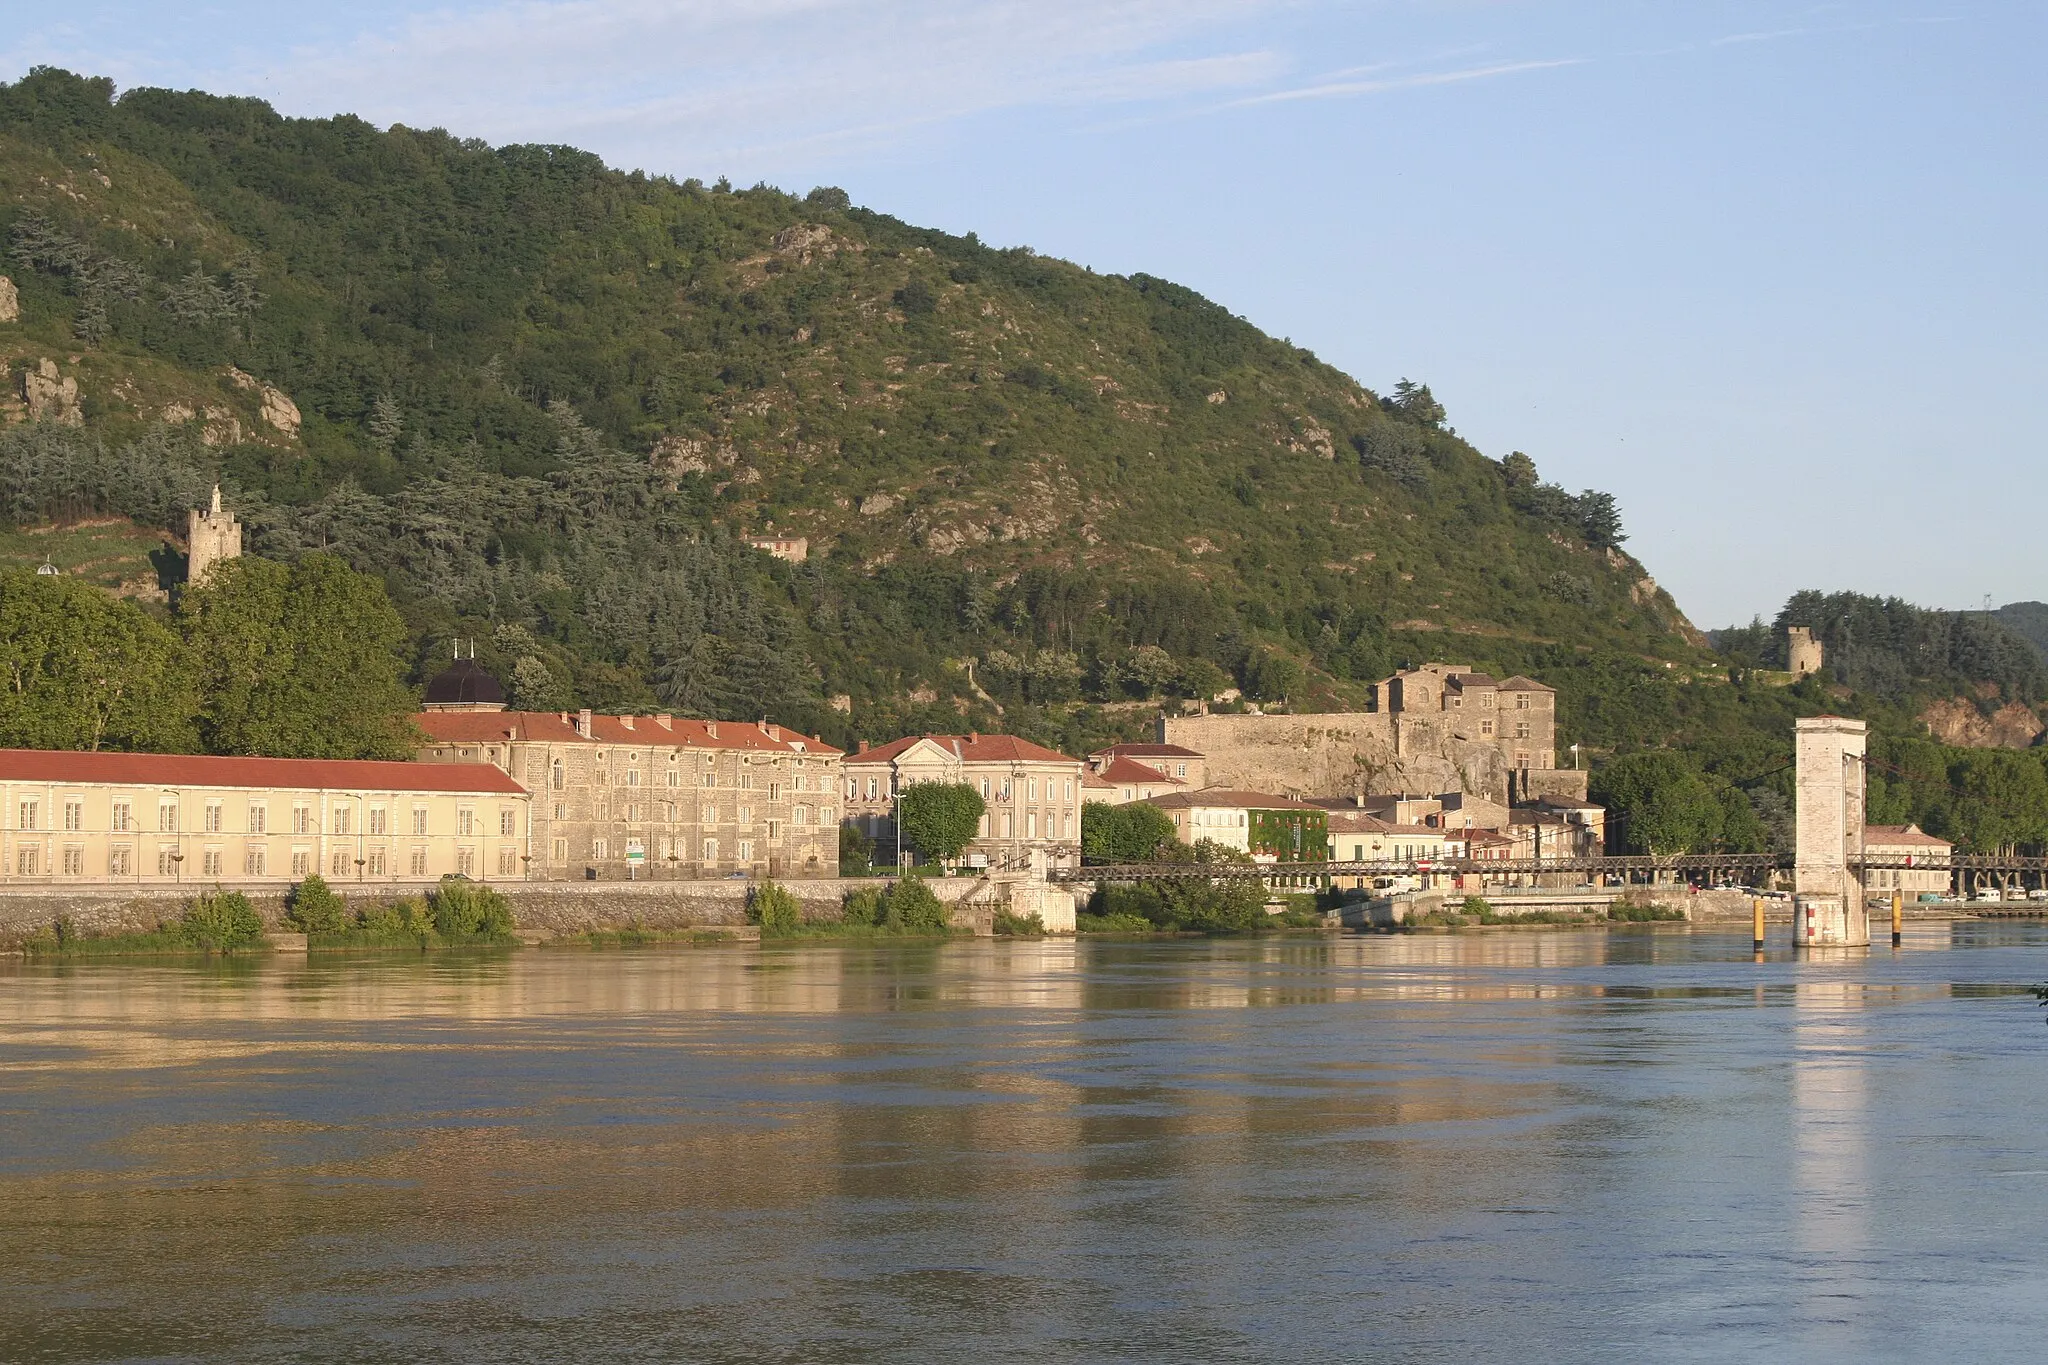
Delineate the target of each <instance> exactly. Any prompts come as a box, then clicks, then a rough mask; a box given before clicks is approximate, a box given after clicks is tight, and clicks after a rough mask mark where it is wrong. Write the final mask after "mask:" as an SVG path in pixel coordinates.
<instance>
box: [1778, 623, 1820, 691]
mask: <svg viewBox="0 0 2048 1365" xmlns="http://www.w3.org/2000/svg"><path fill="white" fill-rule="evenodd" d="M1826 662H1827V651H1826V650H1824V649H1822V648H1821V647H1820V641H1818V640H1816V639H1814V638H1813V631H1812V630H1811V629H1810V628H1809V627H1806V626H1787V627H1785V667H1786V668H1787V669H1789V670H1790V671H1791V673H1792V676H1793V677H1795V678H1803V677H1805V676H1807V675H1808V674H1809V673H1818V672H1820V667H1821V665H1822V664H1824V663H1826Z"/></svg>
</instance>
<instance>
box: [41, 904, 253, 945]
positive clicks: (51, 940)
mask: <svg viewBox="0 0 2048 1365" xmlns="http://www.w3.org/2000/svg"><path fill="white" fill-rule="evenodd" d="M262 940H263V919H262V916H260V915H258V914H257V913H256V908H255V907H254V906H253V905H251V904H249V899H248V897H246V896H244V895H242V894H241V893H240V892H239V891H215V892H211V893H205V894H201V895H199V896H196V897H194V898H193V899H192V900H191V901H190V902H188V903H187V904H186V906H185V908H184V910H183V912H182V913H181V914H180V915H179V916H178V918H177V919H175V920H166V921H164V922H162V923H160V924H158V925H157V927H156V928H155V929H149V930H138V931H129V932H124V933H113V934H101V933H94V932H92V931H90V930H82V929H80V928H79V926H78V925H77V924H76V923H75V922H73V921H72V920H70V919H59V920H57V921H56V922H55V923H54V924H52V925H51V926H50V927H49V928H47V929H45V930H43V931H42V932H40V933H37V934H35V935H33V936H32V937H30V938H29V939H27V940H26V941H25V942H24V943H23V944H22V949H23V951H24V952H26V953H27V954H28V955H29V956H31V957H53V956H65V957H101V956H116V955H123V954H131V953H133V954H150V953H230V952H237V951H242V950H246V949H251V948H255V947H258V946H260V945H261V943H262Z"/></svg>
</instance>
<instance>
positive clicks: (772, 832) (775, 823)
mask: <svg viewBox="0 0 2048 1365" xmlns="http://www.w3.org/2000/svg"><path fill="white" fill-rule="evenodd" d="M781 837H782V822H781V821H780V820H770V821H769V822H768V842H769V843H771V844H772V843H774V842H775V841H776V840H777V839H780V838H781Z"/></svg>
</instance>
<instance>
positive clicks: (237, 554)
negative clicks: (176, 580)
mask: <svg viewBox="0 0 2048 1365" xmlns="http://www.w3.org/2000/svg"><path fill="white" fill-rule="evenodd" d="M185 546H186V560H185V581H186V582H187V583H191V584H195V585H196V584H200V583H204V582H205V581H206V574H207V571H208V570H210V569H211V568H213V566H214V565H215V564H218V563H219V562H220V561H221V560H223V559H240V558H241V557H242V523H241V522H239V521H236V520H235V514H234V513H233V512H230V511H227V510H225V509H224V508H222V507H221V505H220V485H219V484H215V485H214V486H213V507H212V508H211V509H210V510H209V511H205V512H202V511H200V510H199V509H198V508H196V507H195V508H193V509H192V511H191V513H190V514H189V515H188V516H187V518H186V521H185Z"/></svg>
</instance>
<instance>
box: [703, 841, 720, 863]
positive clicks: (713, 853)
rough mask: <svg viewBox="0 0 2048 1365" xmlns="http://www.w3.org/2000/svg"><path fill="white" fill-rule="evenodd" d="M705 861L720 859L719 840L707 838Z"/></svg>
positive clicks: (713, 861)
mask: <svg viewBox="0 0 2048 1365" xmlns="http://www.w3.org/2000/svg"><path fill="white" fill-rule="evenodd" d="M704 861H705V862H707V863H715V862H717V861H718V840H716V839H706V840H705V841H704Z"/></svg>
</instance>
